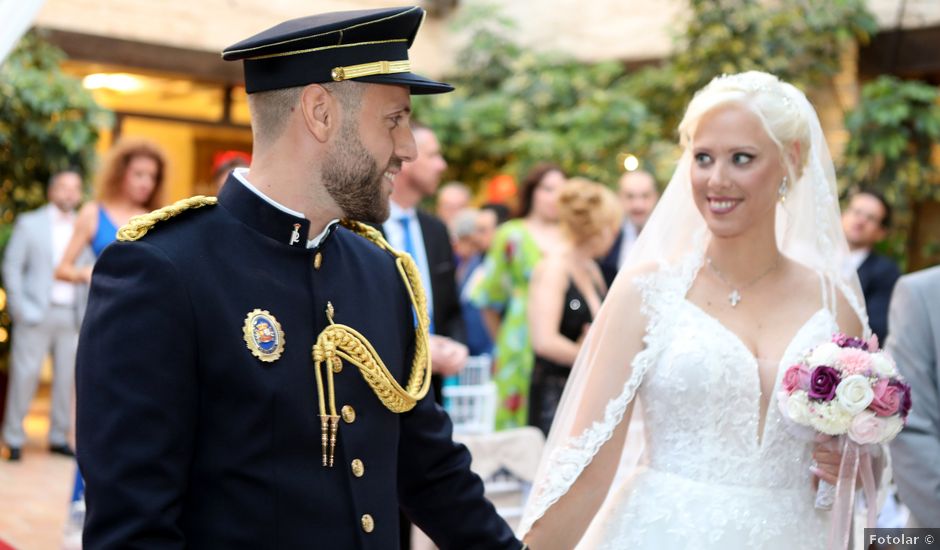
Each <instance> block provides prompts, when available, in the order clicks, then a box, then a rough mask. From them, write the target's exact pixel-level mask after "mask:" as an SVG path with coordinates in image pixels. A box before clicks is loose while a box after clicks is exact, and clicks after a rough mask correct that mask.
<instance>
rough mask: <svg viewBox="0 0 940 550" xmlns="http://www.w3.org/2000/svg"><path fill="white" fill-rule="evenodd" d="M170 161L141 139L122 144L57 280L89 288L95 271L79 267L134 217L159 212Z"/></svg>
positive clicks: (106, 166)
mask: <svg viewBox="0 0 940 550" xmlns="http://www.w3.org/2000/svg"><path fill="white" fill-rule="evenodd" d="M165 176H166V157H165V156H164V154H163V152H162V151H161V150H160V149H159V148H158V147H157V146H156V145H155V144H153V143H151V142H149V141H146V140H143V139H137V138H127V139H122V140H120V141H118V142H117V143H116V144H115V145H114V147H112V148H111V151H109V152H108V157H107V158H106V159H105V160H104V162H103V163H102V168H101V171H100V172H99V173H98V178H97V181H96V183H95V200H94V201H90V202H87V203H85V205H84V206H82V209H81V210H79V212H78V220H77V221H76V222H75V232H74V233H73V234H72V239H71V241H69V244H68V247H67V248H66V249H65V253H64V254H63V256H62V261H61V262H60V263H59V267H58V268H57V269H56V272H55V275H56V278H58V279H61V280H63V281H70V282H76V283H78V282H81V283H87V282H89V281H90V280H91V267H90V266H80V265H78V264H77V263H76V260H77V259H78V257H79V254H80V253H81V251H82V249H84V248H85V247H87V246H91V249H92V252H94V254H95V256H96V257H97V256H99V255H100V254H101V252H102V251H103V250H104V249H105V247H106V246H108V245H109V244H111V242H113V241H114V240H115V238H117V230H118V229H119V228H120V227H121V226H122V225H124V224H126V223H127V222H128V220H130V219H131V218H132V217H134V216H137V215H140V214H146V213H147V212H150V211H151V210H155V209H156V208H158V207H159V206H160V199H161V190H162V188H163V180H164V177H165Z"/></svg>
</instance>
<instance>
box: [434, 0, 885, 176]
mask: <svg viewBox="0 0 940 550" xmlns="http://www.w3.org/2000/svg"><path fill="white" fill-rule="evenodd" d="M688 5H689V12H688V17H687V18H686V20H687V21H688V25H687V27H686V28H685V29H684V30H683V32H682V33H681V34H680V35H679V36H677V47H676V51H675V53H674V54H673V55H672V56H670V57H669V58H668V59H666V60H665V61H664V62H663V63H661V64H658V65H656V66H649V67H646V68H643V69H640V70H634V71H631V70H629V69H628V68H627V67H626V66H625V65H624V64H622V63H619V62H616V61H609V62H602V63H582V62H577V61H574V60H572V59H570V58H568V57H566V56H565V55H562V54H559V53H557V52H554V53H553V52H537V51H534V50H532V49H530V48H526V47H523V46H521V45H519V44H517V43H515V42H514V41H512V40H511V39H510V38H509V37H511V36H512V35H513V29H514V23H513V21H512V20H510V19H508V18H506V17H504V16H502V15H501V14H500V12H499V9H498V8H496V7H494V6H492V5H490V6H487V5H485V4H474V5H473V6H467V7H465V8H462V15H461V17H460V19H459V20H458V25H457V26H458V30H462V31H463V32H466V33H468V35H469V40H468V42H467V45H466V47H465V48H464V49H463V50H462V51H461V52H460V54H459V55H458V58H457V64H456V68H457V69H456V70H455V73H454V74H453V75H451V76H450V77H448V80H449V81H451V82H453V83H454V84H456V85H457V91H456V92H455V93H453V94H445V95H443V96H438V97H433V98H425V99H421V100H418V101H416V110H417V115H418V117H419V118H421V119H422V120H423V121H425V122H426V123H427V124H429V125H431V126H432V127H434V128H435V130H437V132H438V137H439V138H440V139H441V142H442V145H443V148H444V154H445V156H446V158H447V159H448V162H450V171H449V174H448V176H449V177H451V178H455V179H460V180H462V181H465V182H467V183H470V184H476V183H478V182H480V181H482V180H484V179H486V178H488V177H490V176H492V175H494V174H496V173H498V172H509V173H512V174H519V173H520V172H521V171H523V170H524V169H526V168H527V167H528V166H530V165H531V164H533V163H535V162H538V161H553V162H557V163H559V164H561V165H562V167H563V168H565V169H566V170H567V171H569V172H571V173H572V174H580V175H585V176H588V177H591V178H594V179H598V180H600V181H604V182H607V183H612V182H613V181H615V180H616V178H617V177H618V176H619V174H620V173H621V171H622V167H621V165H620V162H621V157H620V155H621V154H623V153H632V154H635V155H637V156H638V157H639V158H641V159H643V164H644V166H645V167H646V168H647V169H651V170H652V171H653V172H654V173H655V174H656V175H657V176H658V179H659V181H660V182H665V181H666V179H667V178H668V177H669V174H670V173H671V171H672V169H673V166H674V162H673V161H674V160H675V158H676V147H675V142H676V135H675V128H676V126H677V124H678V122H679V119H680V118H681V116H682V114H683V112H684V109H685V106H686V104H687V103H688V102H689V100H690V99H691V98H692V94H693V93H694V92H695V91H696V90H698V89H700V88H701V87H702V86H704V85H705V84H706V83H708V81H709V80H711V79H712V78H713V77H714V76H716V75H718V74H722V73H731V72H738V71H745V70H751V69H759V70H765V71H769V72H773V73H775V74H777V75H779V76H780V77H781V78H783V79H785V80H787V81H790V82H793V83H795V84H796V85H798V86H802V87H804V88H806V87H812V86H824V85H828V84H829V82H830V81H831V77H832V75H834V74H836V73H837V72H838V71H839V69H840V62H841V55H842V53H843V52H844V51H845V49H846V48H848V47H852V46H853V44H854V42H855V41H864V40H867V38H868V36H869V35H870V34H872V33H873V32H875V31H876V30H877V25H876V21H875V19H874V17H873V16H872V15H871V14H870V13H869V12H868V11H867V10H866V9H865V2H864V0H800V1H787V2H765V1H761V0H689V4H688Z"/></svg>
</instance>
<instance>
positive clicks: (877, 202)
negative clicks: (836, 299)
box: [842, 190, 901, 342]
mask: <svg viewBox="0 0 940 550" xmlns="http://www.w3.org/2000/svg"><path fill="white" fill-rule="evenodd" d="M890 227H891V206H890V205H889V204H888V201H886V200H885V198H884V196H883V195H881V193H878V192H877V191H873V190H861V191H857V192H855V193H853V194H852V195H851V196H850V197H849V202H848V206H847V207H846V208H845V210H844V211H843V213H842V229H843V230H844V231H845V238H846V239H847V240H848V242H849V250H850V251H851V255H850V257H849V263H848V264H847V265H846V266H845V269H846V271H848V272H849V273H851V271H852V270H856V271H857V272H858V278H859V281H861V283H862V292H863V293H864V294H865V306H866V307H867V309H868V324H869V326H871V330H872V332H874V333H875V334H877V335H878V340H879V341H880V342H885V340H886V339H887V337H888V304H889V303H890V302H891V293H892V292H893V291H894V284H895V283H896V282H897V280H898V277H900V276H901V270H900V269H898V265H897V264H896V263H894V261H893V260H891V259H889V258H887V257H885V256H882V255H880V254H877V253H875V252H873V250H872V249H873V248H874V246H875V245H876V244H878V243H879V242H881V241H882V240H883V239H884V238H885V235H886V234H887V232H888V228H890Z"/></svg>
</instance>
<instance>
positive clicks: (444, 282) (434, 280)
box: [381, 122, 468, 402]
mask: <svg viewBox="0 0 940 550" xmlns="http://www.w3.org/2000/svg"><path fill="white" fill-rule="evenodd" d="M411 129H412V132H413V133H414V138H415V145H416V147H417V156H416V157H415V159H414V160H412V161H409V162H404V163H402V165H401V169H400V170H399V171H398V173H397V174H396V175H395V183H394V184H393V185H392V194H391V196H390V198H389V217H388V220H386V221H385V223H384V224H382V227H381V230H382V232H383V233H384V234H385V237H386V239H388V242H389V244H391V245H392V247H394V248H396V249H398V250H402V251H405V252H407V253H408V254H410V255H411V257H412V258H413V259H414V261H415V263H416V264H417V266H418V271H419V272H420V273H421V282H422V283H423V284H424V288H426V289H430V292H428V295H427V297H428V309H429V314H430V319H431V326H430V331H431V368H432V370H433V371H434V373H435V376H434V377H433V379H432V380H433V382H434V389H435V390H436V391H435V396H436V398H437V399H438V402H440V399H441V391H440V390H441V377H442V376H450V375H453V374H457V373H458V372H460V371H461V370H462V369H463V367H464V365H465V364H466V360H467V355H468V350H467V347H466V346H465V345H464V344H463V341H464V340H465V338H466V329H465V327H464V322H463V316H462V314H461V312H460V302H459V299H458V296H457V279H456V275H455V270H456V266H455V265H454V252H453V248H452V247H451V241H450V234H449V233H448V231H447V226H445V225H444V223H443V222H442V221H441V220H439V219H438V218H437V217H436V216H434V215H433V214H428V213H426V212H422V211H421V210H419V209H418V208H417V207H418V204H419V203H420V202H421V201H422V200H423V199H425V198H427V197H431V196H433V195H434V193H435V191H437V187H438V185H439V184H440V182H441V174H443V173H444V170H446V169H447V162H446V161H445V160H444V157H443V156H442V155H441V146H440V143H438V141H437V137H436V136H435V135H434V131H432V130H431V129H430V128H428V127H427V126H423V125H421V124H418V123H416V122H412V127H411Z"/></svg>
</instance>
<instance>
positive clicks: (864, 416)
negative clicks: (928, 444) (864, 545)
mask: <svg viewBox="0 0 940 550" xmlns="http://www.w3.org/2000/svg"><path fill="white" fill-rule="evenodd" d="M777 402H778V405H779V406H780V410H781V411H782V413H783V416H784V417H785V418H787V419H789V420H790V421H791V422H792V423H793V425H794V427H796V426H802V427H803V428H797V429H801V430H802V431H803V432H804V433H806V435H807V436H808V437H814V438H815V439H816V441H821V440H822V439H828V440H829V441H828V442H827V444H829V445H830V446H832V445H833V444H835V445H839V446H840V447H841V449H842V463H841V465H840V471H839V479H838V485H832V484H830V483H828V482H826V481H824V480H820V481H819V489H818V490H817V492H816V503H815V505H816V508H819V509H823V510H831V509H833V505H834V504H836V506H835V508H836V509H835V510H834V511H833V513H834V514H835V520H834V521H833V525H832V527H833V530H832V536H831V537H830V539H831V540H840V539H841V540H847V539H845V537H846V536H847V532H848V531H847V530H848V525H850V523H851V521H850V519H849V518H850V516H851V503H852V502H854V498H853V497H854V494H855V483H856V477H857V476H858V477H860V478H861V481H862V487H863V488H864V491H865V496H866V501H867V502H869V503H870V504H869V506H868V508H869V523H870V524H871V526H874V507H875V505H874V502H875V500H876V499H875V481H874V474H873V468H872V463H871V460H872V455H875V456H877V455H878V454H879V450H878V449H877V444H881V443H886V442H888V441H890V440H892V439H894V437H895V436H896V435H897V434H898V432H900V431H901V428H903V427H904V424H905V422H906V421H907V415H908V413H909V412H910V410H911V388H910V386H908V385H907V383H905V382H904V380H903V379H902V378H901V376H900V375H899V374H898V369H897V366H896V365H895V363H894V361H893V360H892V359H891V357H890V356H889V355H888V354H886V353H885V352H884V351H882V350H879V349H878V339H877V337H875V336H872V338H871V339H870V340H868V341H866V340H862V339H859V338H850V337H848V336H846V335H844V334H836V335H835V336H833V338H832V340H831V341H830V342H826V343H824V344H821V345H819V346H817V347H815V348H813V349H812V350H810V351H808V352H807V353H806V354H804V356H803V359H802V360H801V361H800V362H799V363H797V364H796V365H793V366H792V367H790V368H789V369H787V370H786V371H785V372H784V374H783V380H782V381H781V389H780V390H779V391H778V393H777ZM822 434H824V436H823V435H822ZM825 436H833V437H835V438H837V439H835V440H833V439H832V438H826V437H825ZM837 537H838V538H837Z"/></svg>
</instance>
